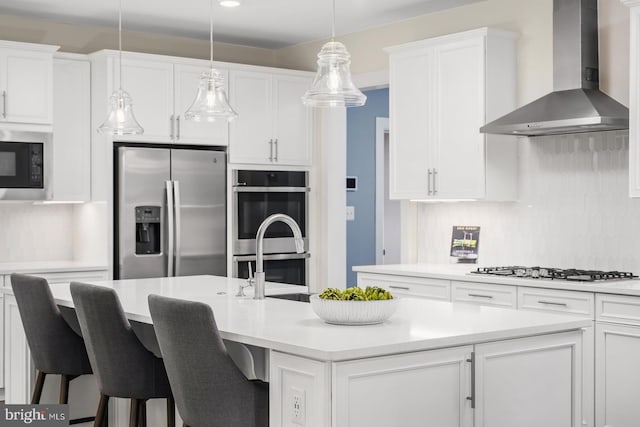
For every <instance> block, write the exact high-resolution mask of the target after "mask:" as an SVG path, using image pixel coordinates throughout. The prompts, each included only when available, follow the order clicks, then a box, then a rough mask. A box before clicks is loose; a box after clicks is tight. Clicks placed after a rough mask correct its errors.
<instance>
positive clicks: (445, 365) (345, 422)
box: [332, 346, 515, 427]
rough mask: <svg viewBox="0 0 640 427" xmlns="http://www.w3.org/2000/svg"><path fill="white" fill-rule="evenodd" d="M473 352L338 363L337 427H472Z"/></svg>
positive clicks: (459, 350) (463, 349) (467, 349)
mask: <svg viewBox="0 0 640 427" xmlns="http://www.w3.org/2000/svg"><path fill="white" fill-rule="evenodd" d="M471 350H472V348H471V347H470V346H465V347H456V348H448V349H443V350H432V351H423V352H418V353H409V354H400V355H395V356H389V357H379V358H372V359H363V360H354V361H352V362H340V363H335V364H334V375H333V393H332V401H333V408H334V409H337V410H336V411H335V412H334V417H335V418H334V422H333V424H332V425H333V426H334V427H390V426H402V427H418V426H434V427H435V426H437V427H463V426H464V427H470V426H472V425H473V416H472V409H471V403H470V401H469V400H467V397H469V396H470V392H471V390H470V384H471V381H470V363H468V362H467V359H468V358H469V357H470V356H471ZM337 403H339V404H337ZM514 425H515V424H514ZM510 427H513V426H510Z"/></svg>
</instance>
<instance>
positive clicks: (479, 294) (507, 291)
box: [451, 280, 518, 308]
mask: <svg viewBox="0 0 640 427" xmlns="http://www.w3.org/2000/svg"><path fill="white" fill-rule="evenodd" d="M517 295H518V293H517V292H516V287H515V286H508V285H494V284H491V283H478V282H459V281H455V280H454V281H452V282H451V301H453V302H469V303H473V304H479V305H490V306H494V307H502V308H516V305H517V303H516V298H517Z"/></svg>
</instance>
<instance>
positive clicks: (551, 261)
mask: <svg viewBox="0 0 640 427" xmlns="http://www.w3.org/2000/svg"><path fill="white" fill-rule="evenodd" d="M519 143H520V144H521V146H520V149H521V150H520V171H521V175H520V176H521V179H520V189H519V190H520V193H519V194H520V200H519V201H518V202H513V203H479V202H468V203H453V204H444V203H438V204H427V203H419V204H418V226H417V235H418V242H417V257H418V259H417V261H418V262H426V263H447V262H449V254H448V250H449V248H450V243H451V228H452V227H453V225H479V226H480V227H481V232H480V247H479V251H480V258H479V264H481V265H490V264H492V265H507V264H521V265H530V266H533V265H540V266H549V267H565V268H566V267H577V268H596V269H620V270H625V271H632V272H634V273H636V274H638V273H640V257H639V256H638V253H639V252H638V251H639V249H638V237H639V236H640V221H639V220H638V218H640V200H639V199H630V198H629V197H628V195H627V194H628V192H627V180H628V161H629V160H628V157H629V140H628V133H627V132H622V131H619V132H601V133H593V134H582V135H570V136H559V137H541V138H532V139H523V140H521V141H519Z"/></svg>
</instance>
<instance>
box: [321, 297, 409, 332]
mask: <svg viewBox="0 0 640 427" xmlns="http://www.w3.org/2000/svg"><path fill="white" fill-rule="evenodd" d="M309 301H310V302H311V308H312V309H313V311H314V312H315V313H316V314H317V315H318V317H319V318H321V319H322V320H324V321H325V322H327V323H331V324H334V325H375V324H377V323H382V322H384V321H385V320H387V319H388V318H389V317H391V315H392V314H393V313H394V312H395V311H396V308H397V302H398V300H397V299H388V300H379V301H342V300H325V299H322V298H320V297H319V296H318V295H311V298H310V299H309Z"/></svg>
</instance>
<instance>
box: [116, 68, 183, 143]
mask: <svg viewBox="0 0 640 427" xmlns="http://www.w3.org/2000/svg"><path fill="white" fill-rule="evenodd" d="M115 62H116V66H117V62H118V61H115ZM116 80H117V79H116ZM114 84H116V85H117V84H118V82H117V81H114ZM122 88H123V89H124V90H125V91H126V92H128V93H129V95H131V98H132V100H133V114H134V115H135V117H136V119H137V120H138V123H140V126H142V127H143V129H144V133H143V134H142V135H127V136H125V137H124V139H126V140H127V141H148V142H165V143H168V142H172V139H173V138H172V133H173V132H172V128H173V125H172V120H171V118H172V115H173V65H172V64H170V63H165V62H159V61H146V60H139V59H131V58H125V59H123V61H122ZM120 138H123V137H120Z"/></svg>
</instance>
